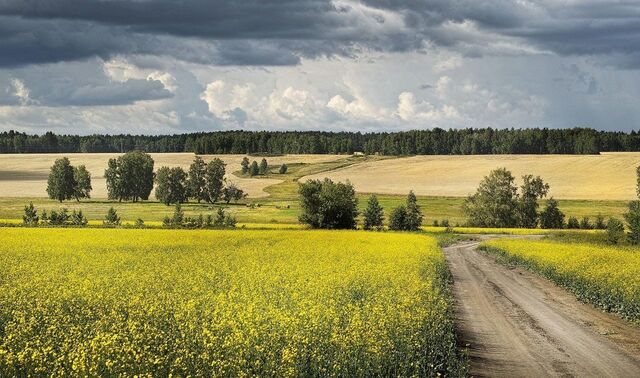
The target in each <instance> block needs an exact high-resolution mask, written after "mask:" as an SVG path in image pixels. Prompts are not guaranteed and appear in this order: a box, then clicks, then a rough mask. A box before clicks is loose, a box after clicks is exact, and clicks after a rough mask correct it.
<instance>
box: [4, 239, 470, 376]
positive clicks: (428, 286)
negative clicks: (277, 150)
mask: <svg viewBox="0 0 640 378" xmlns="http://www.w3.org/2000/svg"><path fill="white" fill-rule="evenodd" d="M0 240H1V241H2V243H0V376H30V375H48V376H78V375H82V376H86V375H90V376H114V375H115V376H122V375H124V376H133V375H137V376H176V375H177V376H240V377H242V376H256V375H258V376H284V377H287V376H372V375H375V376H417V375H419V376H436V375H438V374H446V375H459V374H463V369H464V364H462V363H461V362H460V360H459V358H458V356H457V354H456V348H455V339H454V332H453V323H452V317H451V304H452V301H451V293H450V291H449V286H448V273H447V269H446V265H445V262H444V258H443V255H442V252H441V251H440V250H439V249H438V247H437V244H436V240H435V239H434V238H432V237H428V236H424V235H416V234H400V233H398V234H394V233H371V232H356V231H333V232H329V231H291V230H216V231H211V230H135V229H47V228H42V229H40V228H36V229H28V228H3V229H0Z"/></svg>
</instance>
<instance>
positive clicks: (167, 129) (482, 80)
mask: <svg viewBox="0 0 640 378" xmlns="http://www.w3.org/2000/svg"><path fill="white" fill-rule="evenodd" d="M639 98H640V2H639V1H637V0H634V1H615V0H607V1H600V0H537V1H527V0H407V1H402V0H362V1H350V0H333V1H325V0H279V1H266V0H230V1H216V0H182V1H180V0H0V130H2V131H6V130H10V129H14V130H20V131H27V132H32V133H44V132H45V131H48V130H52V131H54V132H57V133H78V134H90V133H144V134H161V133H162V134H164V133H180V132H189V131H205V130H206V131H212V130H229V129H245V130H257V129H269V130H291V129H297V130H350V131H377V130H384V131H399V130H407V129H429V128H433V127H436V126H437V127H443V128H449V127H456V128H457V127H485V126H493V127H499V128H505V127H553V128H555V127H575V126H585V127H593V128H596V129H604V130H627V131H628V130H631V129H636V130H637V129H640V101H639Z"/></svg>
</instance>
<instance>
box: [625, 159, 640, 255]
mask: <svg viewBox="0 0 640 378" xmlns="http://www.w3.org/2000/svg"><path fill="white" fill-rule="evenodd" d="M636 194H637V195H638V198H640V166H639V167H638V168H636ZM628 207H629V210H628V211H627V212H626V213H625V214H624V219H625V220H626V221H627V228H628V230H629V231H628V232H627V237H628V239H629V242H630V243H631V244H634V245H635V244H640V201H639V200H635V201H631V202H629V205H628Z"/></svg>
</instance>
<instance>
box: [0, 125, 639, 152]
mask: <svg viewBox="0 0 640 378" xmlns="http://www.w3.org/2000/svg"><path fill="white" fill-rule="evenodd" d="M131 150H141V151H146V152H196V153H198V154H251V153H267V154H343V153H348V154H350V153H353V152H357V151H360V152H364V153H366V154H376V153H379V154H382V155H472V154H597V153H599V152H604V151H640V133H636V132H635V131H631V132H630V133H626V132H618V131H597V130H593V129H585V128H574V129H504V130H498V129H492V128H485V129H449V130H443V129H439V128H435V129H433V130H415V131H404V132H395V133H386V132H385V133H366V134H363V133H353V132H320V131H282V132H280V131H216V132H208V133H192V134H177V135H160V136H147V135H89V136H78V135H56V134H54V133H52V132H47V133H46V134H44V135H29V134H25V133H19V132H14V131H9V132H2V133H0V153H36V152H63V153H73V152H127V151H131Z"/></svg>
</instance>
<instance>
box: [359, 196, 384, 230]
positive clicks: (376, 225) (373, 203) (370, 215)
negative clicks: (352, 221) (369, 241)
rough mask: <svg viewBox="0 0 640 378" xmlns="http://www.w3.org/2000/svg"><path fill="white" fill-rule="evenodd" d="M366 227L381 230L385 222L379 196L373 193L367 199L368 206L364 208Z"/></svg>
mask: <svg viewBox="0 0 640 378" xmlns="http://www.w3.org/2000/svg"><path fill="white" fill-rule="evenodd" d="M363 215H364V225H363V226H364V229H365V230H381V229H382V223H383V222H384V213H383V209H382V206H380V203H379V202H378V197H376V196H375V195H371V196H370V197H369V200H368V201H367V208H366V209H365V210H364V213H363Z"/></svg>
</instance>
